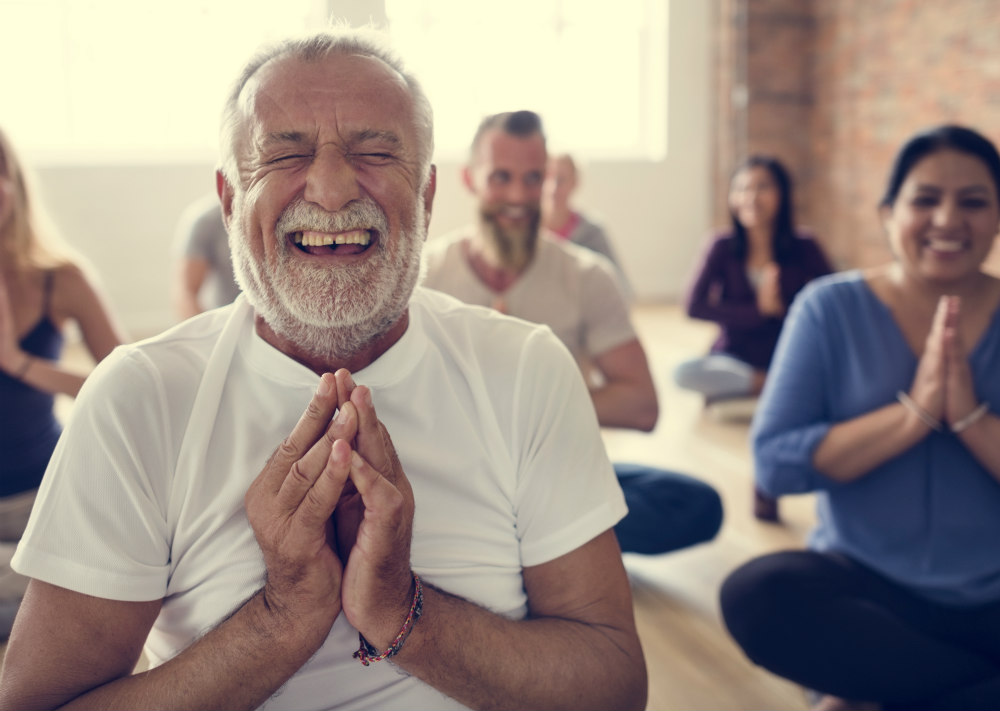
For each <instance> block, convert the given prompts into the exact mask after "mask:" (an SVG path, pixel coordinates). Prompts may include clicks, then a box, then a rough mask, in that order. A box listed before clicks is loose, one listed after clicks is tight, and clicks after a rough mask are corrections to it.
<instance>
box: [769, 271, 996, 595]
mask: <svg viewBox="0 0 1000 711" xmlns="http://www.w3.org/2000/svg"><path fill="white" fill-rule="evenodd" d="M917 363H918V360H917V357H916V355H915V354H914V352H913V350H912V349H911V348H910V347H909V345H908V344H907V342H906V340H905V338H904V337H903V334H902V332H901V331H900V329H899V326H898V325H897V324H896V322H895V320H894V319H893V317H892V314H891V312H890V311H889V309H888V307H887V306H886V305H885V304H884V303H882V302H881V301H880V300H879V299H878V298H877V297H876V296H875V294H874V293H873V292H872V291H871V289H870V288H869V287H868V285H867V283H866V282H865V281H864V278H863V277H862V275H861V274H860V272H858V271H856V270H855V271H850V272H844V273H841V274H835V275H830V276H827V277H823V278H821V279H819V280H817V281H815V282H812V283H811V284H810V285H808V286H806V287H805V289H803V290H802V292H801V293H800V294H799V296H798V298H796V300H795V302H794V304H793V306H792V309H791V311H790V312H789V316H788V319H787V321H786V323H785V328H784V330H783V331H782V334H781V337H780V338H779V340H778V346H777V350H776V352H775V357H774V362H773V364H772V368H771V371H770V374H769V375H768V379H767V383H766V385H765V387H764V392H763V393H762V395H761V400H760V403H759V405H758V407H757V411H756V415H755V418H754V421H753V424H752V426H751V433H750V438H751V443H752V447H753V455H754V464H755V475H756V479H757V484H758V486H759V487H760V488H761V489H762V490H763V491H765V492H766V493H768V494H771V495H773V496H779V495H782V494H796V493H805V492H817V514H818V525H817V527H816V529H815V530H814V531H813V533H812V535H811V536H810V541H809V546H810V548H813V549H815V550H822V551H838V552H841V553H844V554H846V555H848V556H850V557H852V558H854V559H855V560H857V561H859V562H861V563H862V564H864V565H867V566H869V567H871V568H873V569H875V570H877V571H879V572H880V573H882V574H883V575H885V576H887V577H888V578H890V579H892V580H894V581H896V582H898V583H900V584H902V585H905V586H907V587H908V588H910V589H912V590H913V591H914V592H915V593H917V594H920V595H923V596H925V597H927V598H930V599H933V600H937V601H939V602H943V603H949V604H956V605H976V604H981V603H985V602H991V601H996V600H1000V481H997V479H996V478H994V477H993V476H992V475H991V474H990V473H989V472H988V471H987V470H986V468H985V467H983V465H982V464H980V463H979V462H978V460H976V459H975V457H973V455H972V454H971V453H970V452H969V450H968V449H966V447H965V446H964V445H963V444H962V442H961V440H959V439H958V438H957V437H956V436H955V435H953V434H951V433H948V432H933V431H932V432H931V433H930V434H929V435H928V436H927V437H925V438H924V439H922V440H921V441H920V442H918V443H917V444H916V445H914V446H913V447H912V448H910V449H909V450H907V451H905V452H902V453H901V454H899V455H898V456H896V457H893V458H892V459H890V460H888V461H886V462H884V463H883V464H881V465H879V466H878V467H876V468H874V469H872V471H871V472H869V473H868V474H866V475H864V476H862V477H860V478H859V479H857V480H855V481H853V482H849V483H838V482H836V481H834V480H833V479H831V478H829V477H827V476H826V475H824V474H822V473H821V472H819V471H817V470H816V468H815V467H814V466H813V464H812V459H813V453H814V452H815V450H816V448H817V447H818V446H819V444H820V442H821V441H822V440H823V438H824V437H826V434H827V432H829V430H830V428H831V427H833V426H834V425H835V424H837V423H839V422H843V421H845V420H850V419H853V418H855V417H858V416H860V415H863V414H865V413H867V412H870V411H872V410H876V409H878V408H880V407H883V406H884V405H886V404H888V403H890V402H893V401H895V398H896V393H897V392H898V391H900V390H903V391H904V392H909V389H910V386H911V384H912V382H913V377H914V374H915V372H916V368H917ZM969 365H970V367H971V369H972V378H973V382H974V383H975V387H976V395H977V397H978V398H979V399H980V401H983V400H985V401H987V402H989V403H993V405H992V409H994V411H995V410H996V408H1000V311H998V312H997V313H995V314H994V315H993V319H992V321H991V322H990V324H989V326H988V328H987V329H986V331H985V333H984V334H983V336H982V337H981V339H980V341H979V342H978V343H977V344H975V345H974V346H973V348H972V350H971V352H970V353H969Z"/></svg>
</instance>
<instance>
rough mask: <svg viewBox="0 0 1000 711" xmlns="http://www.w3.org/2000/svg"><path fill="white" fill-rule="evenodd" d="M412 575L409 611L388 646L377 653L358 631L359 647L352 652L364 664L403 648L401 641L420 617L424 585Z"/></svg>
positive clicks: (391, 654)
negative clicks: (411, 595)
mask: <svg viewBox="0 0 1000 711" xmlns="http://www.w3.org/2000/svg"><path fill="white" fill-rule="evenodd" d="M410 574H411V575H412V576H413V584H414V590H413V601H412V602H411V603H410V612H409V614H407V616H406V619H405V620H404V621H403V627H402V628H401V629H400V630H399V634H397V635H396V638H395V639H394V640H392V644H390V645H389V648H388V649H387V650H385V651H384V652H382V653H381V654H379V652H378V650H377V649H375V647H373V646H372V645H371V644H369V643H368V640H367V639H365V636H364V635H363V634H361V633H360V632H358V640H359V641H360V642H361V647H360V648H359V649H358V651H356V652H355V653H354V658H355V659H357V660H358V661H360V662H361V663H362V664H363V665H364V666H368V665H369V664H371V663H373V662H381V661H382V660H383V659H388V658H389V657H392V656H395V655H396V654H399V650H400V649H402V648H403V643H404V642H405V641H406V638H407V637H409V636H410V632H412V631H413V625H414V624H416V622H417V620H419V619H420V615H421V614H423V611H424V587H423V585H422V584H421V583H420V576H419V575H417V574H416V573H413V572H411V573H410Z"/></svg>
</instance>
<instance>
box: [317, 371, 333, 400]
mask: <svg viewBox="0 0 1000 711" xmlns="http://www.w3.org/2000/svg"><path fill="white" fill-rule="evenodd" d="M316 394H317V395H319V396H320V397H326V396H327V395H329V394H330V383H328V382H326V375H325V374H324V375H321V376H320V378H319V385H317V386H316Z"/></svg>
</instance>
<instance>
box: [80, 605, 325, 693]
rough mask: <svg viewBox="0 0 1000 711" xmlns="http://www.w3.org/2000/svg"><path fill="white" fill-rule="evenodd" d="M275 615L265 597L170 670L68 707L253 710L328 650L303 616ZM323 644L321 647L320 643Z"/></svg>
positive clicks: (108, 687)
mask: <svg viewBox="0 0 1000 711" xmlns="http://www.w3.org/2000/svg"><path fill="white" fill-rule="evenodd" d="M293 617H294V616H293V615H283V614H282V613H281V612H280V611H275V610H273V609H270V608H269V607H268V606H267V604H266V603H265V601H264V596H263V593H262V592H258V593H257V594H255V595H254V596H253V597H251V598H250V599H249V600H247V602H246V603H244V605H243V606H242V607H240V609H238V610H237V611H236V612H235V613H233V615H232V616H230V617H229V618H228V619H226V620H225V621H224V622H222V623H221V624H220V625H219V626H218V627H216V628H215V629H213V630H212V631H211V632H209V633H208V634H206V635H205V636H204V637H202V638H201V639H199V640H198V641H197V642H195V643H194V644H193V645H191V646H190V647H189V648H188V649H186V650H184V651H183V652H181V653H180V654H179V655H177V656H176V657H174V658H173V659H171V660H170V661H168V662H166V663H165V664H163V665H161V666H159V667H156V668H155V669H151V670H149V671H146V672H142V673H140V674H136V675H133V676H128V677H124V678H122V679H119V680H117V681H114V682H111V683H108V684H105V685H103V686H101V687H99V688H97V689H94V690H93V691H91V692H89V693H87V694H84V695H82V696H79V697H77V698H76V699H74V700H73V701H72V702H70V703H68V704H67V705H66V706H65V708H67V709H72V708H86V709H92V708H98V707H99V708H105V709H133V710H134V709H141V708H171V709H206V708H227V709H254V708H257V707H258V706H260V705H261V704H263V703H264V702H265V701H267V699H269V698H270V697H271V696H272V695H273V694H274V693H275V692H276V691H277V690H278V689H280V688H281V687H282V686H283V685H284V684H285V682H286V681H288V679H290V678H291V677H292V675H293V674H295V672H297V671H298V670H299V668H300V667H301V666H302V665H303V664H305V662H306V661H308V660H309V658H310V657H311V656H312V654H313V653H314V652H315V651H316V649H318V648H319V646H320V645H321V644H322V641H323V639H325V635H319V634H317V633H316V632H315V629H314V630H313V631H311V633H306V632H305V630H306V629H308V627H307V625H303V624H302V622H303V621H302V620H301V618H300V619H298V620H295V619H293ZM317 639H318V642H317Z"/></svg>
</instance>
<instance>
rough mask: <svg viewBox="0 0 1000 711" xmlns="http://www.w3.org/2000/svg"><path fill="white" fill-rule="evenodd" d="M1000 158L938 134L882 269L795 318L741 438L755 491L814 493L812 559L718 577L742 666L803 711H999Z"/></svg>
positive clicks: (893, 221) (907, 158)
mask: <svg viewBox="0 0 1000 711" xmlns="http://www.w3.org/2000/svg"><path fill="white" fill-rule="evenodd" d="M998 193H1000V155H998V153H997V150H996V148H995V146H994V145H993V144H992V143H991V142H990V141H989V140H988V139H986V138H985V137H983V136H982V135H980V134H979V133H977V132H975V131H973V130H971V129H968V128H965V127H961V126H954V125H945V126H939V127H936V128H933V129H930V130H927V131H925V132H922V133H920V134H917V135H916V136H914V137H913V138H911V139H910V140H909V141H908V142H907V143H906V144H905V145H904V147H903V148H902V150H901V151H900V153H899V154H898V156H897V158H896V160H895V164H894V166H893V168H892V171H891V173H890V176H889V181H888V185H887V188H886V191H885V195H884V197H883V198H882V201H881V204H880V216H881V219H882V222H883V225H884V227H885V230H886V233H887V235H888V240H889V245H890V247H891V250H892V252H893V255H894V257H895V259H894V260H893V261H892V262H890V263H889V264H886V265H883V266H881V267H877V268H873V269H869V270H864V271H858V270H854V271H849V272H844V273H842V274H838V275H831V276H827V277H822V278H821V279H819V280H817V281H815V282H813V283H811V284H810V285H808V286H807V287H806V288H805V289H804V290H803V291H802V293H801V294H800V295H799V297H798V298H797V299H796V300H795V302H794V304H793V305H792V309H791V312H790V314H789V318H788V321H787V322H786V325H785V328H784V330H783V331H782V334H781V336H780V338H779V342H778V346H777V350H776V353H775V359H774V362H773V364H772V367H771V370H770V372H769V376H768V379H767V382H766V384H765V386H764V392H763V393H762V396H761V402H760V404H759V406H758V409H757V413H756V416H755V419H754V422H753V424H752V427H751V441H752V446H753V453H754V459H755V468H756V479H757V484H758V486H760V487H761V488H762V489H763V490H764V491H765V492H767V493H769V494H771V495H774V496H778V495H783V494H795V493H805V492H816V494H817V506H818V525H817V527H816V529H815V531H814V532H813V533H812V535H811V538H810V541H809V546H808V550H804V551H786V552H779V553H774V554H770V555H766V556H763V557H760V558H757V559H754V560H751V561H750V562H749V563H746V564H744V565H743V566H742V567H740V568H738V569H737V570H736V571H734V572H733V573H731V574H730V576H729V577H728V578H727V579H726V581H725V582H724V583H723V586H722V589H721V593H720V596H721V604H722V612H723V617H724V619H725V622H726V625H727V627H728V629H729V631H730V633H731V634H732V636H733V637H734V639H735V640H736V641H737V643H739V645H740V646H741V647H742V648H743V650H744V651H745V652H746V654H747V655H748V656H749V658H750V659H751V660H753V661H754V662H755V663H757V664H759V665H761V666H763V667H765V668H766V669H768V670H770V671H772V672H774V673H775V674H778V675H780V676H783V677H785V678H787V679H790V680H792V681H795V682H797V683H799V684H802V685H803V686H805V687H807V688H809V689H812V690H815V691H816V692H817V703H816V706H815V707H816V708H823V709H833V708H857V707H858V704H860V703H862V702H865V703H876V704H879V706H880V707H881V708H885V709H889V708H911V709H912V708H920V709H932V708H934V709H936V708H942V709H945V708H947V709H974V708H975V709H987V708H1000V546H998V541H1000V417H998V416H997V415H996V414H995V413H996V412H997V411H1000V377H997V373H998V365H1000V280H998V279H997V278H995V277H993V276H991V275H990V274H988V273H987V272H986V271H984V270H983V265H984V262H985V260H986V258H987V255H988V254H989V252H990V250H991V248H992V247H993V245H994V242H995V239H996V235H997V233H998V231H1000V198H998Z"/></svg>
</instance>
